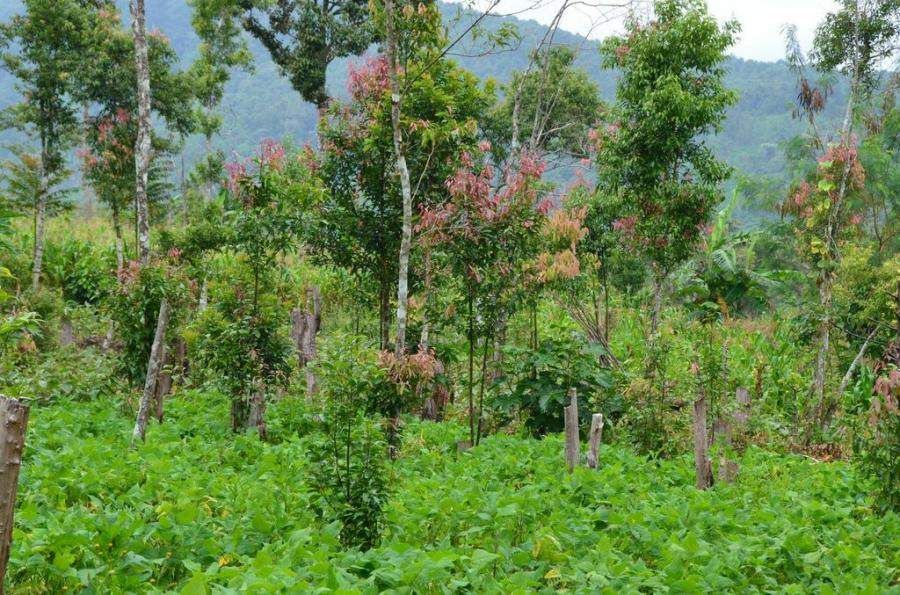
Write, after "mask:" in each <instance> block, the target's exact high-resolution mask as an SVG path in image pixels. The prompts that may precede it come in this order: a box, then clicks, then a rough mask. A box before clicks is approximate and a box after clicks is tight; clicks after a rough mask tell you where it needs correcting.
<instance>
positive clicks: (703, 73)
mask: <svg viewBox="0 0 900 595" xmlns="http://www.w3.org/2000/svg"><path fill="white" fill-rule="evenodd" d="M654 13H655V16H654V18H653V20H651V21H649V22H647V23H641V22H639V21H637V20H632V21H630V22H629V23H627V25H626V32H627V33H626V35H625V36H613V37H610V38H608V39H606V40H605V41H604V42H603V45H602V47H601V54H602V57H603V65H604V66H605V67H606V68H619V69H620V70H621V72H622V78H621V79H620V80H619V84H618V87H617V89H616V104H615V106H614V108H613V109H612V110H611V113H612V120H611V122H610V123H609V125H608V126H607V127H605V128H602V129H601V130H599V136H598V139H597V142H598V143H599V151H598V170H599V191H600V192H601V193H603V194H606V195H612V196H616V197H618V199H619V200H620V201H621V213H620V216H619V218H618V219H617V221H616V222H615V226H616V227H617V229H618V230H619V231H620V232H621V235H622V237H623V239H625V240H627V241H629V242H631V243H632V244H634V245H635V246H636V248H637V249H638V250H640V252H641V253H643V254H644V255H645V256H646V259H647V261H648V262H649V263H650V268H651V271H652V280H653V306H652V318H651V335H655V334H656V331H657V325H658V321H659V313H660V309H661V305H662V291H663V285H664V283H665V281H666V278H667V277H668V275H669V273H670V272H671V271H672V270H673V269H674V268H675V266H676V265H677V264H678V263H680V262H683V261H684V260H685V259H687V258H688V257H689V256H690V255H691V254H692V253H693V250H694V247H695V245H696V243H697V241H698V240H699V238H700V233H701V229H702V226H703V225H704V224H705V223H706V221H707V220H708V218H709V215H710V212H711V210H712V208H713V207H714V206H715V205H716V204H717V203H718V202H720V201H721V199H722V193H721V190H720V189H719V183H720V182H722V181H723V180H724V179H725V178H726V177H727V176H728V173H729V170H728V167H727V166H726V165H725V164H724V163H723V162H721V161H719V160H717V159H716V158H715V157H714V156H713V154H712V151H710V149H709V148H708V146H707V144H706V141H705V140H704V139H703V135H706V134H709V133H712V132H715V131H717V130H719V128H720V127H721V124H722V121H723V120H724V118H725V109H726V108H727V107H728V106H730V105H733V104H734V103H735V101H736V99H737V97H736V95H735V93H734V92H733V91H731V90H729V89H727V88H725V86H724V82H723V79H724V75H725V71H724V68H723V66H722V63H723V61H724V60H725V57H726V51H727V50H728V48H729V47H730V46H731V45H732V44H733V43H734V39H735V34H736V33H737V31H738V24H737V23H736V22H734V21H730V22H727V23H725V25H724V26H722V27H720V26H719V25H718V23H717V22H716V20H715V19H714V18H713V17H712V16H710V15H709V13H708V11H707V9H706V5H705V3H704V2H702V1H701V0H658V1H657V2H655V3H654Z"/></svg>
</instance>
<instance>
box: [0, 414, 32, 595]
mask: <svg viewBox="0 0 900 595" xmlns="http://www.w3.org/2000/svg"><path fill="white" fill-rule="evenodd" d="M27 425H28V405H26V404H24V403H23V402H21V401H17V400H16V399H8V398H6V397H3V396H0V593H3V579H4V577H5V576H6V566H7V564H9V552H10V549H11V546H12V531H13V513H14V512H15V508H16V491H17V489H18V486H19V467H20V466H21V464H22V451H23V450H24V449H25V428H26V426H27Z"/></svg>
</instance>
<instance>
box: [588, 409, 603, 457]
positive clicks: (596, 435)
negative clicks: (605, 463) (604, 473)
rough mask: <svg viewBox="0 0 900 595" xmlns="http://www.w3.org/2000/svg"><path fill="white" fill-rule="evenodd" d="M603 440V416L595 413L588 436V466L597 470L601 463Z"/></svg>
mask: <svg viewBox="0 0 900 595" xmlns="http://www.w3.org/2000/svg"><path fill="white" fill-rule="evenodd" d="M602 440H603V414H602V413H595V414H594V415H592V416H591V432H590V433H589V434H588V454H587V466H588V467H590V468H591V469H596V468H597V463H599V461H600V442H601V441H602Z"/></svg>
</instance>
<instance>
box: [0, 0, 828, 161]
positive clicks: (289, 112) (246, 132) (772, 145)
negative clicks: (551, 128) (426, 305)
mask: <svg viewBox="0 0 900 595" xmlns="http://www.w3.org/2000/svg"><path fill="white" fill-rule="evenodd" d="M118 4H119V5H120V9H121V10H122V14H123V15H124V16H123V18H124V19H125V20H126V22H127V20H128V17H127V14H128V3H127V1H124V0H119V2H118ZM19 5H20V3H19V1H18V0H12V1H7V2H4V3H3V4H2V5H0V20H6V19H8V18H9V16H10V15H12V14H15V13H16V12H17V11H18V10H19ZM442 10H443V13H444V17H445V22H446V23H448V24H450V25H451V26H453V25H454V24H455V26H456V27H460V26H461V25H465V24H467V23H468V22H469V21H470V19H471V18H472V13H465V12H462V11H460V9H459V8H458V6H457V5H453V4H445V5H443V7H442ZM147 12H148V14H147V19H148V25H149V27H150V28H151V29H159V30H161V31H162V32H163V33H164V34H165V35H166V36H168V37H169V38H170V40H171V42H172V45H173V46H174V47H175V49H176V50H177V52H178V55H179V56H181V58H182V60H183V61H184V63H185V64H188V63H189V62H190V61H191V60H192V59H193V57H194V55H195V54H196V48H197V43H198V40H197V37H196V35H195V34H194V32H193V30H192V29H191V24H190V18H191V9H190V7H189V6H188V4H187V2H186V1H185V0H156V1H154V2H150V3H148V4H147ZM504 22H514V23H515V24H516V26H517V29H518V31H519V34H520V35H521V37H522V42H521V43H520V44H518V46H517V47H516V48H515V49H511V50H507V51H502V52H498V53H495V54H492V55H490V56H489V57H485V56H474V57H467V56H465V53H466V49H471V48H466V47H462V48H460V50H459V52H458V54H460V55H457V56H454V57H455V59H457V60H458V61H459V62H460V63H461V64H462V65H463V66H464V67H465V68H467V69H469V70H471V71H472V72H474V73H475V74H477V75H478V76H479V77H482V78H484V79H486V78H488V77H493V78H494V79H496V80H497V81H498V82H501V83H502V82H504V81H506V80H507V79H508V77H509V75H510V73H511V72H513V71H515V70H518V69H523V68H524V67H525V66H526V64H527V61H528V54H529V51H530V49H531V48H533V47H534V45H535V43H536V40H538V39H539V38H540V37H541V36H542V35H543V33H544V31H545V28H544V27H543V26H542V25H540V24H539V23H537V22H535V21H531V20H521V19H516V18H512V17H504V18H495V19H488V20H487V24H486V28H489V29H490V28H497V27H499V26H500V25H501V24H502V23H504ZM557 39H558V41H559V43H560V44H568V45H572V46H575V47H579V48H580V50H581V51H580V57H579V60H578V63H579V65H580V66H581V67H582V68H584V69H585V70H586V71H587V72H588V73H589V74H590V76H591V77H592V78H593V79H594V80H596V81H597V83H598V84H599V85H600V89H601V93H602V95H603V97H604V98H605V99H611V98H612V97H613V95H614V93H615V79H616V75H615V73H614V72H612V71H607V70H603V69H602V68H601V66H600V56H599V53H598V51H597V45H598V44H597V42H594V41H586V40H584V39H583V38H581V37H579V36H576V35H573V34H570V33H566V32H563V31H561V32H560V33H559V34H558V35H557ZM250 46H251V49H252V51H253V54H254V56H255V69H254V72H252V73H246V72H236V73H235V74H234V76H233V78H232V80H231V81H230V83H229V84H228V87H227V90H226V93H225V98H224V102H223V114H224V116H225V124H224V127H223V130H222V134H221V136H220V138H219V139H218V140H217V143H216V144H217V145H218V146H220V147H221V148H223V149H224V150H226V152H231V151H235V152H237V153H247V152H249V151H250V150H251V149H252V148H253V147H255V146H256V145H257V143H258V141H259V140H260V139H263V138H268V137H271V138H283V137H288V138H292V139H294V140H296V141H300V142H304V141H307V140H309V139H311V138H312V137H313V136H314V132H315V109H314V107H313V106H312V104H309V103H306V102H303V101H301V100H300V99H299V96H298V94H297V93H296V92H294V91H293V90H292V89H291V87H290V85H289V84H288V82H287V81H286V80H285V79H284V78H282V77H281V76H280V75H279V72H278V68H277V66H276V65H275V64H274V63H273V62H272V61H271V59H270V58H269V55H268V53H267V52H266V51H265V49H264V48H263V47H262V46H261V45H260V44H259V43H258V42H256V41H255V40H251V43H250ZM472 53H473V54H474V53H477V52H472ZM351 60H353V59H351ZM347 66H348V60H346V59H344V60H337V61H336V62H335V63H333V64H332V65H331V67H330V70H329V87H330V88H331V92H332V94H333V95H336V96H342V95H344V94H345V87H346V78H347ZM726 68H727V69H728V75H727V77H726V81H727V83H728V84H729V85H730V86H731V87H733V88H734V89H736V90H737V91H738V92H739V93H740V100H739V102H738V104H737V105H735V106H734V107H733V108H731V109H730V110H729V112H728V118H727V120H726V122H725V126H724V129H723V130H722V132H721V133H720V134H719V135H717V136H716V137H715V138H714V139H712V140H711V145H712V146H713V148H714V150H715V151H716V152H717V154H718V156H720V157H721V158H723V159H725V160H726V161H727V162H728V163H730V164H731V165H732V166H734V167H735V168H737V169H738V170H740V171H743V172H746V173H750V174H767V175H778V174H780V173H781V172H782V171H783V168H784V157H783V152H782V151H781V149H780V148H779V144H780V143H782V142H783V141H785V140H786V139H788V138H791V137H792V136H794V135H797V134H799V133H800V132H801V131H802V130H803V125H802V123H801V122H799V121H797V120H794V119H792V117H791V111H792V100H793V98H794V96H795V94H796V90H795V87H796V83H795V80H794V77H793V76H792V74H791V73H790V72H789V71H788V68H787V65H786V64H785V63H784V62H776V63H768V62H757V61H754V60H742V59H740V58H734V57H732V58H730V59H729V60H728V61H727V63H726ZM15 98H16V92H15V89H14V88H13V83H12V80H11V78H10V77H9V74H8V73H6V72H0V106H6V105H9V104H10V103H12V102H14V101H15ZM843 99H844V88H843V86H842V85H838V86H837V88H836V90H835V94H834V95H833V97H832V98H831V101H830V104H829V107H828V108H827V109H826V113H825V117H824V119H823V121H825V122H831V123H834V122H835V121H836V118H837V117H838V116H839V114H840V113H841V112H842V110H843V103H844V101H843ZM199 146H200V143H199V140H197V139H194V140H193V141H192V142H190V143H189V145H188V149H187V154H188V162H190V161H192V156H193V155H194V154H195V152H196V151H197V149H198V148H199Z"/></svg>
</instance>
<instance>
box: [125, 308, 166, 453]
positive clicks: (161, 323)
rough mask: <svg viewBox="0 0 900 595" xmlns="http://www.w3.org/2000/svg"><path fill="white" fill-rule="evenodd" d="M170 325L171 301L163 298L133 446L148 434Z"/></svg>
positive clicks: (133, 434) (132, 435)
mask: <svg viewBox="0 0 900 595" xmlns="http://www.w3.org/2000/svg"><path fill="white" fill-rule="evenodd" d="M168 325H169V302H168V301H167V300H166V299H165V298H163V299H162V301H161V302H160V303H159V316H158V317H157V319H156V333H155V334H154V335H153V346H152V347H151V348H150V360H149V361H148V362H147V378H146V380H145V381H144V393H143V394H142V395H141V403H140V405H139V407H138V414H137V420H136V421H135V423H134V431H133V432H132V434H131V446H132V447H134V445H135V443H136V442H137V441H138V440H140V441H141V442H143V441H144V436H145V435H146V434H147V420H148V419H149V417H150V401H151V400H152V399H153V396H154V394H155V393H156V382H157V380H158V377H159V370H160V367H161V365H162V355H163V354H162V352H163V341H165V337H166V327H167V326H168Z"/></svg>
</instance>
